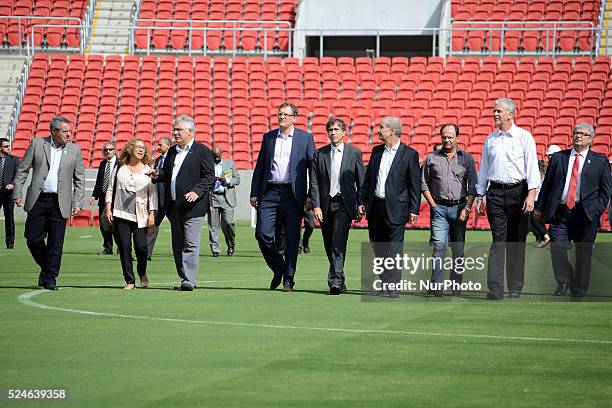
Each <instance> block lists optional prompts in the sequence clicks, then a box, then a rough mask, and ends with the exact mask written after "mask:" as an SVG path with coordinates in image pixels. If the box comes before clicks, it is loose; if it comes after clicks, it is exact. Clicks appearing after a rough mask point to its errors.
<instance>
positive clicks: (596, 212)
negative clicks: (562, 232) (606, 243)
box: [535, 149, 612, 223]
mask: <svg viewBox="0 0 612 408" xmlns="http://www.w3.org/2000/svg"><path fill="white" fill-rule="evenodd" d="M571 151H572V150H571V149H567V150H561V151H560V152H557V153H555V154H554V155H553V156H552V157H551V159H550V162H549V164H548V169H547V170H546V175H545V176H544V181H543V182H542V187H541V188H540V194H539V196H538V201H537V202H536V205H535V208H536V209H537V210H539V211H541V212H542V213H543V214H544V222H546V223H548V222H550V221H551V220H552V219H553V218H554V217H555V213H556V212H557V207H558V206H559V203H560V202H561V195H562V194H563V188H564V187H565V179H566V177H567V172H568V165H569V159H570V154H571ZM569 171H571V170H569ZM611 191H612V176H610V165H609V164H608V158H607V157H605V156H603V155H601V154H599V153H595V152H594V151H592V150H589V151H588V153H587V156H586V161H585V162H584V164H583V166H582V174H581V175H580V203H581V204H582V208H583V209H584V212H585V215H586V216H587V217H588V219H589V220H590V221H593V220H595V219H597V218H599V217H600V216H601V214H603V213H604V212H605V211H606V207H607V206H608V202H609V201H610V192H611Z"/></svg>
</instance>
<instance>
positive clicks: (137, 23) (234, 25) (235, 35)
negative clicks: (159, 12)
mask: <svg viewBox="0 0 612 408" xmlns="http://www.w3.org/2000/svg"><path fill="white" fill-rule="evenodd" d="M137 12H138V10H137V9H136V10H135V11H134V13H137ZM156 23H163V24H167V25H158V24H156ZM177 24H181V25H180V26H179V25H177ZM230 24H231V26H228V25H230ZM129 30H130V34H129V38H130V40H129V53H130V54H133V53H136V52H139V53H146V54H147V55H149V54H150V53H151V52H164V51H168V52H172V53H187V54H188V55H191V54H193V53H203V54H204V55H208V54H216V53H223V54H229V53H231V54H232V56H235V55H237V54H245V53H252V54H255V53H259V54H263V55H264V58H266V57H267V54H275V55H278V54H281V55H286V56H289V55H291V54H290V50H291V48H292V44H291V42H292V36H291V33H292V28H291V23H290V22H289V21H280V20H165V19H138V18H135V19H133V20H132V21H131V23H130V27H129ZM154 30H163V31H169V32H170V33H172V32H173V31H174V32H177V31H179V32H180V31H187V37H188V38H187V41H186V43H185V44H186V49H185V48H183V49H170V50H164V49H158V48H152V47H151V34H152V31H154ZM142 31H145V32H146V35H147V44H146V48H141V47H137V46H136V45H137V44H136V33H137V32H142ZM218 31H231V32H232V41H233V44H234V45H235V46H234V47H233V48H232V49H226V50H224V51H219V50H218V49H209V48H208V46H207V41H206V40H207V38H208V34H209V33H210V32H218ZM244 31H246V32H250V31H253V32H255V33H258V32H259V33H262V32H263V33H264V34H265V35H264V36H263V46H262V47H261V51H260V52H256V51H254V50H253V51H239V50H238V47H237V45H238V41H237V40H239V38H240V37H239V35H240V32H244ZM197 32H202V34H203V37H204V38H203V48H201V49H200V48H197V49H194V48H193V47H192V39H193V34H194V33H197ZM276 32H287V36H288V41H289V43H288V50H287V51H276V52H275V51H272V50H269V49H268V41H270V40H269V38H268V37H269V35H267V33H276Z"/></svg>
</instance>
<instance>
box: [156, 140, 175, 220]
mask: <svg viewBox="0 0 612 408" xmlns="http://www.w3.org/2000/svg"><path fill="white" fill-rule="evenodd" d="M170 149H172V147H171V148H170ZM161 158H162V156H159V157H158V158H157V159H155V168H156V169H159V170H161V167H160V166H159V162H160V161H161ZM167 158H168V156H167V153H166V159H167ZM164 164H165V163H164ZM155 186H156V187H157V208H158V209H159V210H158V211H157V214H156V216H155V218H156V219H155V224H156V225H158V226H159V224H161V222H162V221H163V219H164V217H165V215H166V213H165V211H163V210H162V209H164V208H167V207H168V204H167V198H166V195H169V194H170V186H169V184H168V183H167V182H165V181H161V182H158V183H155Z"/></svg>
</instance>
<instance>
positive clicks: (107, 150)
mask: <svg viewBox="0 0 612 408" xmlns="http://www.w3.org/2000/svg"><path fill="white" fill-rule="evenodd" d="M103 150H104V151H105V152H112V151H113V150H115V149H103Z"/></svg>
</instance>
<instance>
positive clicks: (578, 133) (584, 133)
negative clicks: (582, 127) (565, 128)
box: [574, 132, 591, 137]
mask: <svg viewBox="0 0 612 408" xmlns="http://www.w3.org/2000/svg"><path fill="white" fill-rule="evenodd" d="M574 136H583V137H591V135H590V134H589V133H586V132H574Z"/></svg>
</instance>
